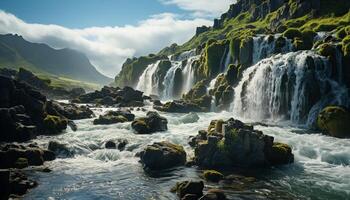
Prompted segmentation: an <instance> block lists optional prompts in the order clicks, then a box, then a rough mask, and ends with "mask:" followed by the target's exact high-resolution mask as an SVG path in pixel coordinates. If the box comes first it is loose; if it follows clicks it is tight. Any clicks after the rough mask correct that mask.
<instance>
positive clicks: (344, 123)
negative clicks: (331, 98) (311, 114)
mask: <svg viewBox="0 0 350 200" xmlns="http://www.w3.org/2000/svg"><path fill="white" fill-rule="evenodd" d="M317 127H318V128H319V129H320V130H321V131H323V132H324V133H325V134H327V135H330V136H333V137H338V138H349V137H350V112H349V111H348V110H347V109H345V108H342V107H339V106H328V107H326V108H324V109H323V110H322V111H321V112H320V113H319V115H318V118H317Z"/></svg>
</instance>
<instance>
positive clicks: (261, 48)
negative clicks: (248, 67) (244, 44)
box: [253, 34, 292, 64]
mask: <svg viewBox="0 0 350 200" xmlns="http://www.w3.org/2000/svg"><path fill="white" fill-rule="evenodd" d="M271 37H272V36H270V35H259V36H256V37H254V38H253V41H254V43H253V48H254V50H253V64H255V63H257V62H259V61H260V60H261V59H264V58H267V57H270V56H271V55H273V54H275V53H276V42H275V40H277V39H278V38H279V37H281V35H280V34H276V35H274V36H273V38H272V39H271ZM290 51H292V42H291V40H288V39H286V42H285V45H284V46H283V47H281V49H279V53H287V52H290Z"/></svg>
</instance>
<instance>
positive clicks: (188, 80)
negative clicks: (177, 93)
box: [181, 56, 199, 94]
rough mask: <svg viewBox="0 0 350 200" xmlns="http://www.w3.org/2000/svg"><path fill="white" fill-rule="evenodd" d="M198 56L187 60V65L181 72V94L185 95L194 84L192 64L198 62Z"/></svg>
mask: <svg viewBox="0 0 350 200" xmlns="http://www.w3.org/2000/svg"><path fill="white" fill-rule="evenodd" d="M198 59H199V56H192V57H190V58H188V59H187V63H186V66H185V68H184V69H183V70H182V74H183V77H184V84H183V86H182V92H181V93H182V94H184V93H187V92H188V91H190V90H191V88H192V86H193V83H194V70H193V67H192V64H193V62H194V61H196V60H198Z"/></svg>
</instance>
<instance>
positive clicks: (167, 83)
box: [161, 61, 182, 100]
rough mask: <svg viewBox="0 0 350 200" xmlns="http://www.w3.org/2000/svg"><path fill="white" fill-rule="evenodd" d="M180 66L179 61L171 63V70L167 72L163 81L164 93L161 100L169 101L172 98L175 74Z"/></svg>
mask: <svg viewBox="0 0 350 200" xmlns="http://www.w3.org/2000/svg"><path fill="white" fill-rule="evenodd" d="M181 65H182V64H181V62H179V61H172V62H171V68H170V69H169V70H168V71H167V73H166V75H165V77H164V80H163V85H164V91H163V94H162V96H161V98H162V99H163V100H169V99H172V98H174V94H173V88H174V77H175V72H176V70H177V69H178V68H181Z"/></svg>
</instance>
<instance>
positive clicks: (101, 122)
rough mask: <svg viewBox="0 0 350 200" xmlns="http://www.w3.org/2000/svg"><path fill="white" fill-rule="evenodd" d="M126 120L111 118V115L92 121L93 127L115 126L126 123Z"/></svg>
mask: <svg viewBox="0 0 350 200" xmlns="http://www.w3.org/2000/svg"><path fill="white" fill-rule="evenodd" d="M127 121H128V119H127V118H125V117H124V116H121V115H119V116H112V115H105V116H103V115H100V116H99V118H97V119H95V120H94V121H93V124H94V125H109V124H116V123H124V122H127Z"/></svg>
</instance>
